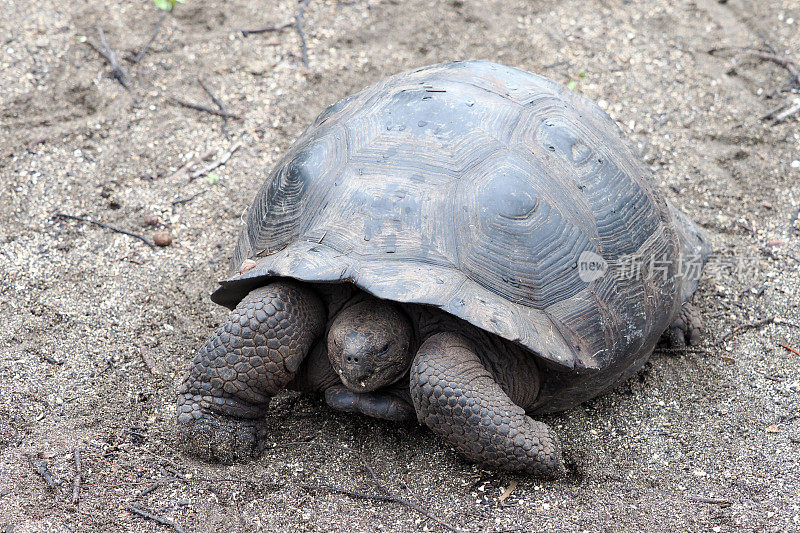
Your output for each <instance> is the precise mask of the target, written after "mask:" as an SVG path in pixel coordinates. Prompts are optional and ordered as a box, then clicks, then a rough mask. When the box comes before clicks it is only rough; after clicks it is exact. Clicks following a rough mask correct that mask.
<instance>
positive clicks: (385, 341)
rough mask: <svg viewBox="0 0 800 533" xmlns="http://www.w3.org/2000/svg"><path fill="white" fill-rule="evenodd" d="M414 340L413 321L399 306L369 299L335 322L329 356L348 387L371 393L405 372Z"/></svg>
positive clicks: (389, 383) (351, 308) (337, 317)
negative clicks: (412, 340) (412, 338)
mask: <svg viewBox="0 0 800 533" xmlns="http://www.w3.org/2000/svg"><path fill="white" fill-rule="evenodd" d="M411 337H412V326H411V321H410V320H409V319H408V317H407V316H406V315H405V314H404V313H403V312H402V311H401V310H400V309H399V308H398V306H397V305H395V304H393V303H391V302H387V301H385V300H378V299H376V298H370V299H368V300H364V301H362V302H358V303H356V304H353V305H351V306H349V307H347V308H345V309H343V310H342V311H340V312H339V314H338V315H336V317H335V318H334V319H333V322H332V323H331V327H330V330H329V331H328V339H327V341H328V357H329V359H330V361H331V365H333V369H334V371H335V372H336V373H337V374H338V375H339V379H341V380H342V384H344V386H345V387H347V388H348V389H350V390H351V391H353V392H357V393H364V392H372V391H374V390H376V389H379V388H381V387H384V386H386V385H391V384H392V383H394V382H396V381H397V380H399V379H400V378H401V377H403V375H404V374H405V373H406V371H407V370H408V368H409V366H410V365H411V360H412V359H413V354H412V353H411Z"/></svg>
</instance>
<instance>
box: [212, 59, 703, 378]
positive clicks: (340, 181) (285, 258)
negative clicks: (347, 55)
mask: <svg viewBox="0 0 800 533" xmlns="http://www.w3.org/2000/svg"><path fill="white" fill-rule="evenodd" d="M707 252H708V250H707V245H706V244H705V242H704V241H703V240H702V237H701V236H700V234H699V232H697V230H696V228H694V226H693V225H692V224H691V222H690V221H689V220H688V219H687V218H686V217H685V216H684V215H682V214H681V213H679V212H678V211H677V210H675V209H674V208H672V207H671V206H670V205H669V204H668V203H667V201H666V200H665V199H664V198H663V197H662V196H661V194H659V192H658V191H657V190H656V189H655V187H654V185H653V183H652V182H651V178H650V172H649V170H648V169H647V168H646V167H645V166H644V165H643V164H642V163H641V162H640V161H639V160H638V159H637V158H636V157H635V156H634V155H633V154H632V152H631V151H630V149H629V148H628V147H627V146H626V143H625V142H624V141H623V139H622V136H621V134H620V132H619V130H618V128H617V127H616V125H615V124H614V122H613V121H612V120H611V119H610V118H609V117H608V115H606V114H605V113H604V112H603V111H602V110H601V109H600V108H599V107H597V106H596V105H594V104H593V103H591V102H589V101H588V100H586V99H584V98H582V97H580V96H578V95H576V94H575V93H573V92H572V91H570V90H568V89H567V88H565V87H563V86H561V85H559V84H557V83H555V82H553V81H550V80H548V79H546V78H543V77H541V76H537V75H535V74H531V73H528V72H524V71H521V70H517V69H514V68H510V67H506V66H502V65H498V64H494V63H489V62H484V61H466V62H455V63H444V64H439V65H433V66H429V67H425V68H420V69H417V70H413V71H410V72H405V73H401V74H398V75H395V76H392V77H390V78H387V79H385V80H383V81H381V82H380V83H377V84H375V85H373V86H370V87H368V88H366V89H364V90H362V91H361V92H359V93H357V94H354V95H352V96H349V97H347V98H345V99H343V100H341V101H340V102H338V103H336V104H334V105H332V106H330V107H329V108H328V109H326V110H325V111H324V112H323V113H322V114H321V115H320V116H319V117H318V118H317V119H316V121H315V122H314V123H313V124H312V125H311V126H310V127H309V128H308V129H307V130H306V131H305V133H304V134H303V135H302V136H301V137H300V138H299V139H298V140H297V141H296V142H295V143H294V145H293V146H292V147H291V148H290V149H289V151H288V152H287V153H286V154H285V155H284V156H283V158H282V159H281V160H280V161H279V162H278V163H277V165H276V166H275V167H274V169H273V170H272V172H271V173H270V175H269V176H268V177H267V179H266V180H265V182H264V184H263V186H262V188H261V190H260V191H259V192H258V194H257V195H256V198H255V200H254V202H253V204H252V206H251V207H250V209H249V211H248V213H247V220H246V224H245V226H244V228H243V229H242V232H241V236H240V238H239V242H238V245H237V247H236V251H235V254H234V257H233V261H232V267H233V273H232V276H231V277H230V278H229V279H227V280H225V281H223V282H221V286H220V288H219V289H218V290H217V291H216V292H215V293H214V294H213V295H212V299H213V300H214V301H215V302H217V303H219V304H222V305H225V306H228V307H231V308H232V307H235V306H236V304H237V303H238V302H239V300H241V298H243V296H244V295H245V294H246V293H247V292H248V291H249V290H251V289H252V288H254V287H256V286H258V285H262V284H263V283H264V282H265V280H266V279H267V278H270V277H272V276H282V277H290V278H296V279H299V280H304V281H309V282H351V283H353V284H355V285H356V286H358V287H360V288H361V289H363V290H365V291H367V292H369V293H371V294H373V295H375V296H377V297H380V298H385V299H389V300H393V301H397V302H405V303H418V304H427V305H430V306H435V307H438V308H441V309H442V310H444V311H446V312H448V313H450V314H452V315H455V316H457V317H459V318H461V319H463V320H466V321H467V322H470V323H471V324H473V325H475V326H477V327H479V328H482V329H484V330H486V331H488V332H491V333H494V334H496V335H499V336H500V337H502V338H505V339H507V340H509V341H513V342H515V343H518V344H520V345H522V346H524V347H526V348H527V349H529V350H530V351H532V352H534V353H535V354H536V355H537V356H538V357H541V358H542V359H543V360H545V361H546V362H547V364H548V365H549V366H551V367H554V368H556V369H561V370H564V371H574V372H584V371H585V372H597V371H605V372H604V374H607V375H608V376H609V379H608V381H609V383H610V382H611V378H612V377H619V375H620V374H622V373H625V372H626V369H630V368H633V367H638V365H640V364H641V363H643V362H644V359H646V357H647V356H648V355H649V353H650V352H651V351H652V348H653V346H654V344H655V342H656V341H657V340H658V337H659V335H660V334H661V333H662V332H663V331H664V330H665V329H666V328H667V327H668V325H669V323H670V322H671V320H672V318H673V317H674V316H675V314H676V312H677V310H678V309H679V307H680V305H681V303H682V302H683V301H684V300H686V299H687V298H688V297H689V296H691V294H692V292H693V291H694V289H695V287H696V285H697V278H698V276H699V271H698V272H695V273H692V272H689V273H685V272H684V273H682V272H681V265H680V257H681V256H682V255H684V254H697V253H699V254H706V255H707ZM587 257H588V258H590V259H591V258H593V259H595V260H599V262H600V263H601V266H602V263H605V266H606V267H607V268H609V270H613V269H611V268H610V265H616V266H619V265H621V264H622V263H624V262H633V261H636V262H638V267H637V268H638V272H634V274H635V275H629V276H626V275H609V274H610V272H609V271H607V272H606V274H605V275H601V276H599V277H595V276H592V275H586V274H587V272H585V271H584V270H582V268H581V266H582V265H583V266H585V265H584V263H586V261H585V259H586V258H587ZM243 262H244V263H245V265H246V267H245V268H247V267H249V268H248V269H247V270H244V271H240V270H243V269H242V268H241V267H242V265H243ZM589 274H591V272H589ZM617 274H619V273H617ZM600 385H602V384H600Z"/></svg>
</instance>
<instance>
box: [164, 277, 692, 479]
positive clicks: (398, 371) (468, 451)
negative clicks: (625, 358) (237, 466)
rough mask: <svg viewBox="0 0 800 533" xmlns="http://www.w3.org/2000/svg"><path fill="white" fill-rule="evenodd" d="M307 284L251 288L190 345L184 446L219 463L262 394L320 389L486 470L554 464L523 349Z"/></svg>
mask: <svg viewBox="0 0 800 533" xmlns="http://www.w3.org/2000/svg"><path fill="white" fill-rule="evenodd" d="M318 292H319V291H315V290H314V289H313V288H312V286H310V285H308V284H303V283H298V282H294V281H284V280H281V281H277V282H273V283H271V284H269V285H267V286H265V287H261V288H258V289H255V290H253V291H252V292H250V293H249V294H248V295H247V296H246V297H245V298H244V299H243V300H242V301H241V302H240V303H239V305H238V306H237V307H236V309H234V310H233V311H232V312H231V315H230V317H229V319H228V321H227V322H226V323H225V324H223V325H222V326H221V327H220V328H219V329H218V330H217V331H216V332H215V333H214V335H213V336H212V337H211V338H210V339H209V340H208V342H207V343H206V344H205V345H204V346H203V347H202V348H201V349H200V351H199V352H198V354H197V355H196V356H195V358H194V361H193V362H192V366H191V368H190V369H189V371H188V373H187V374H186V377H185V378H184V381H183V384H182V385H181V387H180V389H179V391H178V423H179V426H180V428H181V432H182V439H183V441H184V443H185V444H186V447H187V449H188V450H189V451H190V452H191V453H193V454H195V455H198V456H200V457H201V458H205V459H208V460H216V461H221V462H225V463H230V462H236V461H243V460H247V459H248V458H250V457H252V456H254V455H255V454H257V453H258V451H259V449H260V446H259V444H260V442H261V435H260V433H261V430H262V424H263V416H264V413H265V410H266V408H267V406H268V404H269V399H270V397H272V396H274V395H275V394H276V393H277V392H278V391H279V390H281V389H283V388H290V389H294V390H301V391H319V392H323V393H324V394H325V399H326V401H327V403H328V404H329V405H330V406H331V407H333V408H335V409H338V410H341V411H347V412H357V413H361V414H365V415H368V416H372V417H376V418H382V419H386V420H393V421H403V420H409V419H413V417H414V415H415V414H416V418H417V419H418V420H419V421H420V422H421V423H424V424H425V425H427V426H428V427H429V428H430V429H432V430H433V431H434V432H435V433H437V434H438V435H439V436H440V437H442V438H443V439H444V440H445V441H446V442H447V443H448V444H450V445H451V446H453V447H454V448H455V449H456V451H457V452H458V453H459V454H461V455H462V456H463V457H464V458H466V459H467V460H469V461H472V462H476V463H480V464H482V465H484V466H487V467H490V468H494V469H497V470H506V471H518V472H524V473H528V474H533V475H536V476H539V477H557V476H559V475H561V474H562V473H563V472H564V463H563V459H562V456H561V446H560V444H559V441H558V438H557V437H556V435H555V434H554V433H553V431H552V430H551V429H550V428H549V427H548V426H546V425H545V424H543V423H541V422H537V421H535V420H533V419H531V418H530V417H529V416H527V415H526V414H525V410H526V409H527V408H530V407H531V406H533V405H534V403H535V401H536V398H537V395H538V392H539V385H540V382H541V377H540V371H539V368H538V367H537V365H536V362H535V358H534V357H532V356H531V355H530V354H529V353H527V352H526V351H525V350H523V349H521V348H519V347H517V346H516V345H514V344H513V343H510V342H507V341H504V340H501V339H499V338H498V337H496V336H494V335H491V334H489V333H486V332H484V331H482V330H480V329H478V328H476V327H474V326H471V325H469V324H467V323H465V322H463V321H460V320H458V319H456V318H454V317H452V316H450V315H448V314H446V313H444V312H441V311H438V310H435V309H430V308H427V307H423V306H415V305H403V306H400V305H398V304H394V303H391V302H387V301H383V300H378V299H376V298H373V297H371V296H368V295H366V294H365V293H362V292H353V293H345V296H338V297H332V296H331V295H330V294H318ZM321 296H322V297H321ZM687 324H691V327H687ZM693 327H694V322H692V317H691V316H689V315H686V314H681V316H680V317H678V318H677V319H676V321H675V322H674V323H673V325H672V326H671V328H670V331H669V335H670V337H673V336H674V337H675V338H678V337H680V338H681V339H683V338H684V337H685V335H686V334H685V332H686V331H689V332H690V333H691V332H692V331H693V329H692V328H693ZM681 328H683V329H681Z"/></svg>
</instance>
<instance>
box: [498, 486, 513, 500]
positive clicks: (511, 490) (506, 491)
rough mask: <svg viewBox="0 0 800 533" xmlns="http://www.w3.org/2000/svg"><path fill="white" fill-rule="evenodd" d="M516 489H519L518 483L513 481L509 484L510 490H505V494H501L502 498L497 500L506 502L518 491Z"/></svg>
mask: <svg viewBox="0 0 800 533" xmlns="http://www.w3.org/2000/svg"><path fill="white" fill-rule="evenodd" d="M516 488H517V482H516V481H512V482H511V483H509V484H508V488H507V489H506V490H504V491H503V494H501V495H500V497H499V498H497V499H498V500H499V501H501V502H504V501H506V498H508V497H509V496H511V493H512V492H514V489H516Z"/></svg>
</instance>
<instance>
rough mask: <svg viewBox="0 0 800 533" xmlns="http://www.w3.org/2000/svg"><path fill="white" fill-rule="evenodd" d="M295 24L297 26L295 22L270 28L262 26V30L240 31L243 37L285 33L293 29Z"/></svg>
mask: <svg viewBox="0 0 800 533" xmlns="http://www.w3.org/2000/svg"><path fill="white" fill-rule="evenodd" d="M294 24H295V23H294V22H284V23H283V24H279V25H278V26H275V25H269V26H262V27H260V28H255V29H252V30H239V31H240V32H242V36H244V37H247V36H248V35H250V34H254V33H272V32H275V31H283V30H285V29H287V28H291V27H292V26H294Z"/></svg>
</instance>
